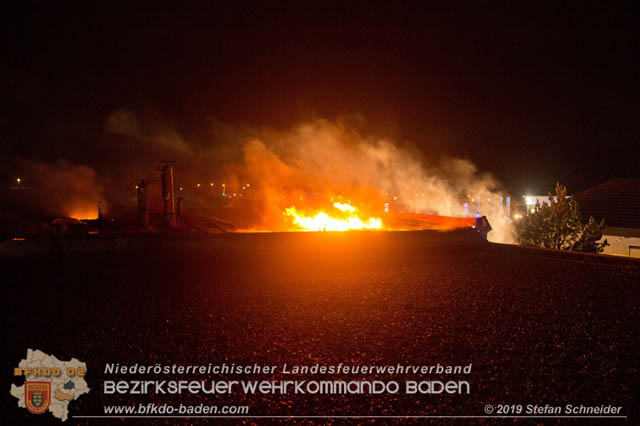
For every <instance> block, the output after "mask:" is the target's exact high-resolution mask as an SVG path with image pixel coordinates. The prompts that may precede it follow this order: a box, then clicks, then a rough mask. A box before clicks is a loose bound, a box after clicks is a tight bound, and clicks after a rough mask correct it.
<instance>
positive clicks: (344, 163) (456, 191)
mask: <svg viewBox="0 0 640 426" xmlns="http://www.w3.org/2000/svg"><path fill="white" fill-rule="evenodd" d="M227 173H228V174H227V180H229V181H230V182H233V183H234V187H235V186H237V185H238V184H239V183H240V184H241V183H242V182H251V183H252V185H253V187H252V194H251V197H252V200H254V202H255V205H254V206H253V207H252V208H253V210H254V216H255V218H256V220H257V221H258V223H257V224H256V226H257V227H259V228H266V229H274V228H275V229H278V227H279V223H280V222H281V221H282V212H283V210H284V209H285V208H287V207H290V206H292V205H295V206H296V207H300V206H301V207H302V208H303V209H304V207H305V206H307V207H309V206H312V207H315V205H316V204H317V202H316V201H317V200H318V199H324V200H327V199H333V200H337V199H338V198H339V197H340V200H343V201H348V202H352V203H354V204H356V205H357V206H358V208H359V209H361V210H362V211H364V212H367V213H369V214H370V215H377V216H379V215H380V214H381V213H382V212H383V208H384V203H385V202H389V203H390V204H391V206H392V208H394V209H396V210H401V211H406V212H412V213H425V214H435V215H445V216H461V215H463V203H465V202H466V203H467V213H468V214H470V215H473V214H475V212H476V211H479V212H480V213H481V214H483V215H487V216H488V217H489V220H490V222H491V223H492V226H493V228H494V231H493V233H492V234H493V235H492V237H493V239H494V240H495V241H504V242H511V240H510V239H509V234H510V230H509V229H508V227H506V226H505V224H504V222H503V220H502V217H501V216H502V213H501V209H500V205H499V199H500V197H501V196H502V194H501V193H500V192H499V184H498V183H497V182H496V181H495V179H494V178H492V177H491V176H490V175H488V174H482V173H479V172H478V171H477V170H476V168H475V166H474V165H473V164H472V163H471V162H469V161H467V160H463V159H456V158H445V159H441V160H438V161H429V159H425V158H421V155H420V154H419V153H418V152H416V151H413V150H412V149H411V148H400V147H398V145H396V144H394V143H393V142H391V141H389V140H385V139H379V138H376V137H374V136H367V135H363V134H362V133H361V132H358V131H356V130H353V129H350V128H348V127H347V126H345V125H341V124H335V123H330V122H327V121H324V120H316V121H313V122H310V123H307V124H303V125H301V126H299V127H297V128H295V129H293V130H291V131H289V132H281V133H273V132H272V133H268V134H265V135H264V136H263V137H261V138H260V139H252V140H249V141H247V142H246V143H245V144H244V147H243V162H242V163H241V164H238V165H235V166H230V167H229V168H228V170H227Z"/></svg>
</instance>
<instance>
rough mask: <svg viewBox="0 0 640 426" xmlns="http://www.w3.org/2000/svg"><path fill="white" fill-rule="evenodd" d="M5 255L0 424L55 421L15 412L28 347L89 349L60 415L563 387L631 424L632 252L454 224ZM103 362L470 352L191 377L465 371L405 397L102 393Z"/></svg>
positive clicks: (472, 411)
mask: <svg viewBox="0 0 640 426" xmlns="http://www.w3.org/2000/svg"><path fill="white" fill-rule="evenodd" d="M0 265H1V268H2V269H1V270H2V275H3V280H2V281H3V286H2V288H3V300H4V304H5V308H4V309H3V312H4V315H3V324H4V334H5V338H4V339H3V341H4V342H5V343H4V351H3V352H4V353H3V358H2V361H3V365H4V366H5V379H6V381H5V392H4V393H2V397H3V406H4V407H5V408H4V409H3V416H8V422H2V424H22V423H25V422H33V424H43V423H46V422H47V421H49V422H50V423H56V424H57V423H58V420H57V419H54V418H53V417H52V416H51V415H50V414H45V415H41V416H35V415H31V414H28V413H26V411H25V410H24V409H20V408H18V407H17V405H16V400H15V398H13V397H12V396H11V395H9V387H10V383H16V384H19V383H20V382H21V381H22V380H21V379H18V378H13V377H12V373H13V367H15V366H16V365H17V363H18V362H19V361H20V360H21V359H22V358H24V356H25V355H26V349H27V348H38V349H41V350H43V351H44V352H46V353H49V354H53V355H55V356H57V357H58V358H59V359H63V360H66V359H69V358H72V357H75V358H78V359H80V360H82V361H85V362H86V363H87V367H88V375H87V377H86V380H87V382H88V383H89V386H90V387H91V388H92V390H91V392H90V393H89V394H87V395H84V396H82V397H81V398H80V399H79V400H78V401H73V402H72V403H71V405H70V415H71V416H73V415H81V414H85V415H87V414H102V407H103V405H115V404H131V405H133V404H141V403H147V402H156V403H159V404H162V403H165V402H166V403H169V404H175V405H177V404H179V403H181V402H182V403H185V404H200V403H205V404H206V405H216V404H217V405H220V406H222V405H231V404H241V405H248V406H249V407H250V413H249V414H250V415H354V414H357V415H482V414H483V410H484V406H485V405H486V404H493V405H498V404H524V405H526V404H538V405H544V404H551V405H560V406H563V405H564V404H568V403H570V404H577V405H579V404H584V405H600V404H605V405H606V404H613V405H616V406H622V407H624V414H628V415H629V416H630V417H631V418H630V420H628V421H627V423H630V424H637V419H638V410H637V407H638V404H637V395H638V384H639V380H638V358H639V357H638V355H640V350H639V349H640V343H639V340H638V334H639V333H638V331H639V330H638V329H639V324H640V314H639V307H638V306H639V302H640V297H639V295H640V287H639V285H640V262H638V261H635V260H633V259H632V260H628V259H618V258H610V257H606V256H591V255H577V254H565V253H557V252H553V251H546V250H536V249H525V248H521V247H514V246H502V245H496V244H489V243H482V242H480V241H476V239H475V238H474V236H470V235H468V234H467V233H448V234H438V233H433V232H405V233H391V232H389V233H387V232H383V233H346V234H333V233H313V234H253V235H249V234H245V235H238V234H236V235H220V236H216V237H212V238H207V239H195V238H194V239H192V240H185V239H181V240H175V239H173V238H172V239H163V238H160V237H157V238H155V239H153V240H148V239H147V240H144V241H137V240H134V241H131V242H130V244H129V248H128V249H122V250H119V251H116V253H111V252H100V253H82V254H81V253H67V254H62V255H58V256H30V257H25V256H22V257H3V258H0ZM107 362H110V363H121V364H134V363H139V364H144V365H155V364H156V363H161V364H168V365H171V364H174V363H177V364H185V365H189V364H193V365H208V364H210V363H211V364H214V365H215V364H221V363H227V364H231V363H235V364H237V365H253V364H254V363H257V364H262V365H277V366H281V365H282V364H284V363H287V364H288V365H314V364H316V363H319V364H321V365H337V364H340V363H342V364H347V365H354V366H359V365H395V364H398V363H399V364H402V365H428V366H429V365H436V364H438V363H440V364H443V365H467V364H473V367H472V373H471V374H468V375H464V374H461V375H450V376H447V375H438V374H431V375H414V374H409V375H402V376H398V375H388V374H387V375H377V374H371V375H366V376H363V375H355V376H348V375H344V374H342V375H339V376H331V375H317V376H312V375H308V374H307V375H283V374H282V373H281V372H279V371H276V373H274V374H258V375H193V376H189V377H188V378H190V379H197V380H203V379H204V380H223V379H227V380H262V379H264V380H321V379H322V380H328V379H331V380H333V379H345V380H352V379H355V380H360V379H367V380H383V381H389V380H396V381H398V382H399V383H400V384H401V385H402V386H404V381H405V380H443V381H446V380H466V381H468V382H469V383H470V386H471V392H470V394H464V395H407V394H405V393H404V388H403V387H402V388H401V391H400V392H399V393H397V394H395V395H389V394H383V395H375V396H371V395H334V396H331V395H292V394H287V395H265V396H257V395H244V394H243V393H242V392H236V393H234V394H232V395H213V396H212V395H206V396H202V395H196V396H191V395H183V396H175V395H166V396H154V395H133V396H131V395H129V396H114V395H103V392H102V386H103V381H104V380H116V379H118V380H120V379H125V380H126V379H128V380H132V379H139V378H141V377H140V376H123V375H105V373H104V367H105V364H106V363H107ZM143 378H144V379H155V378H156V376H153V375H151V376H145V377H143ZM157 378H159V379H165V380H172V379H178V378H182V377H176V376H171V375H169V376H158V377H157ZM634 419H635V420H634ZM309 421H312V420H309V419H306V420H305V419H295V420H287V421H286V422H288V423H291V422H300V423H307V422H309ZM313 421H316V422H318V423H323V424H326V423H331V422H335V421H338V420H331V419H316V420H313ZM414 421H416V422H418V420H414ZM474 421H477V422H481V421H482V420H474ZM148 422H149V421H148V420H145V421H144V423H145V424H146V423H148ZM156 422H157V423H160V424H163V423H171V424H176V423H198V422H201V420H194V419H189V420H185V419H179V420H156ZM244 422H245V423H253V422H258V420H256V419H245V420H244ZM352 422H353V423H363V422H365V420H364V419H359V420H354V421H352ZM491 422H492V423H493V422H495V420H492V421H491ZM68 423H71V424H76V423H90V424H113V423H118V424H122V423H123V421H119V420H114V419H102V420H93V421H87V420H79V419H73V418H71V419H70V420H69V421H68ZM127 423H137V424H139V423H142V421H140V420H127ZM580 423H584V421H581V422H580ZM597 423H598V422H597V421H594V424H597ZM614 423H615V421H613V420H609V421H607V424H614Z"/></svg>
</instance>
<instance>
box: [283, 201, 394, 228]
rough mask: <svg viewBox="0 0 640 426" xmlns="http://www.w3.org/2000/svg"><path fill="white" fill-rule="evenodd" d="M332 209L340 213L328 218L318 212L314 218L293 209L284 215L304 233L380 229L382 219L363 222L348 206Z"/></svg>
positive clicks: (350, 206) (337, 204) (335, 205)
mask: <svg viewBox="0 0 640 426" xmlns="http://www.w3.org/2000/svg"><path fill="white" fill-rule="evenodd" d="M333 207H334V208H335V209H337V210H339V211H340V212H342V213H337V216H335V215H334V216H330V215H329V214H328V213H325V212H322V211H321V212H318V213H316V215H315V216H313V217H310V216H304V215H303V214H300V213H299V212H298V211H297V210H296V208H295V207H289V208H288V209H286V210H285V213H284V214H285V215H286V216H289V217H291V218H293V223H294V224H296V225H297V226H299V227H300V228H301V229H302V230H305V231H349V230H352V229H382V219H380V218H377V217H370V218H369V219H368V220H366V221H363V220H362V219H360V218H359V217H358V214H357V212H358V209H357V208H355V207H354V206H352V205H350V204H343V203H334V204H333Z"/></svg>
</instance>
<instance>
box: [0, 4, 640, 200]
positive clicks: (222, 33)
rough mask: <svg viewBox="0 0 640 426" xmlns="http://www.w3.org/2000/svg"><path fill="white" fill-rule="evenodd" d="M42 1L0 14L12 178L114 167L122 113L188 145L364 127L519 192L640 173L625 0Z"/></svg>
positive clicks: (5, 142) (5, 133) (4, 138)
mask: <svg viewBox="0 0 640 426" xmlns="http://www.w3.org/2000/svg"><path fill="white" fill-rule="evenodd" d="M48 3H49V4H48V5H46V6H43V5H37V4H32V5H24V4H23V6H21V9H19V10H18V9H11V10H9V9H6V7H7V6H3V7H4V8H5V9H4V11H3V13H2V21H3V22H2V26H3V32H4V36H3V41H4V43H5V49H6V50H5V54H3V57H4V60H3V65H2V73H1V77H2V87H3V96H2V97H3V104H4V105H3V113H2V118H1V121H0V126H1V132H2V133H1V135H0V138H1V143H2V154H3V156H4V161H7V162H8V163H11V161H14V160H13V159H14V158H16V157H18V156H19V157H21V158H28V159H36V160H39V161H53V160H55V159H58V158H65V159H68V160H70V161H72V162H79V163H86V164H89V165H92V166H96V167H100V166H101V167H108V164H103V162H104V161H107V160H105V159H110V158H113V154H112V153H111V154H110V153H109V150H110V140H109V138H110V137H115V136H114V135H110V134H109V133H108V132H107V131H106V130H105V121H106V118H107V117H108V116H109V114H110V113H112V112H113V111H115V110H118V109H121V108H126V109H129V110H133V111H136V112H137V113H140V114H143V115H152V116H154V117H157V118H158V119H159V120H164V121H166V122H168V123H171V125H172V126H174V127H175V128H176V129H177V130H178V131H179V132H180V133H181V134H183V135H185V137H187V138H191V139H206V137H207V128H208V123H209V122H210V121H211V120H212V119H214V118H215V119H216V120H220V121H222V122H224V123H228V124H231V125H251V126H266V127H272V128H276V129H284V128H287V126H292V125H295V124H296V123H299V122H300V121H302V120H304V119H306V118H309V117H312V116H320V117H325V118H328V119H336V118H338V117H341V116H345V115H347V116H349V115H353V114H360V115H361V116H362V117H364V118H365V119H366V120H367V123H369V126H370V129H371V131H374V132H380V133H382V134H389V135H392V136H393V137H394V138H398V139H400V140H410V141H412V142H413V143H415V144H417V145H418V146H419V147H420V149H421V150H422V151H423V152H424V153H425V156H427V157H433V158H436V157H439V156H442V155H453V156H462V157H465V158H469V159H471V160H472V161H473V162H474V163H475V164H476V165H477V166H478V167H479V168H480V169H481V170H485V171H489V172H492V173H494V174H495V175H496V176H498V178H499V179H501V180H502V181H503V182H504V183H505V184H506V186H507V187H508V188H509V189H511V190H512V191H514V192H520V193H522V192H525V191H527V192H528V191H535V192H546V190H547V189H551V188H552V186H553V185H554V183H555V181H556V180H560V181H561V182H563V183H566V184H567V185H568V186H569V190H570V192H574V191H579V190H582V189H584V188H586V187H588V186H591V185H594V184H597V183H599V182H601V181H603V180H605V179H608V178H610V177H617V176H638V175H640V166H639V160H638V155H637V154H634V153H633V150H634V149H635V147H636V146H637V145H638V141H639V140H640V139H639V136H640V120H639V119H638V113H637V111H638V108H637V102H638V99H639V95H640V93H639V92H640V91H639V90H638V89H639V81H638V76H639V73H638V66H637V64H636V61H637V57H638V42H637V38H636V36H635V34H634V32H632V30H633V26H634V24H635V19H634V14H633V13H632V11H631V10H625V8H624V7H623V6H622V2H621V3H618V2H602V3H599V4H598V3H590V4H588V5H586V4H584V3H576V5H574V6H567V5H563V6H559V5H556V3H560V2H549V3H545V4H543V2H531V3H529V5H528V6H525V5H524V4H525V2H511V3H513V4H511V5H509V4H501V5H498V3H497V2H488V3H487V4H484V5H482V6H478V5H477V4H476V5H475V6H473V7H469V6H468V5H464V4H458V5H456V6H443V5H444V4H446V3H443V4H441V5H438V6H426V5H424V4H421V3H415V4H412V5H404V6H398V5H396V4H395V3H397V2H392V1H387V2H369V1H367V2H342V3H341V4H333V5H331V4H329V3H327V2H319V3H315V4H314V3H309V2H292V3H291V4H286V2H269V3H272V5H270V6H268V7H265V6H253V5H250V4H249V3H242V2H233V3H232V4H233V6H224V5H222V4H221V3H220V2H203V4H202V5H197V4H195V5H193V4H192V5H190V6H184V5H181V6H180V7H176V6H167V7H163V8H161V7H159V6H158V3H153V4H154V10H150V9H148V8H146V7H139V6H135V4H137V3H136V2H126V3H125V4H124V5H123V6H121V7H117V6H113V5H105V6H101V7H97V6H94V5H81V6H78V5H76V6H73V7H72V6H60V5H59V3H60V2H48ZM300 3H304V5H301V4H300ZM447 3H448V2H447ZM474 3H475V2H474ZM585 3H586V2H585ZM608 3H615V4H613V5H611V4H608ZM211 143H216V142H215V141H212V142H211ZM6 178H8V177H6Z"/></svg>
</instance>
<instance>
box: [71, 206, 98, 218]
mask: <svg viewBox="0 0 640 426" xmlns="http://www.w3.org/2000/svg"><path fill="white" fill-rule="evenodd" d="M69 217H70V218H73V219H78V220H87V219H97V218H98V208H97V206H96V207H94V206H86V207H83V208H75V209H73V210H71V211H70V213H69Z"/></svg>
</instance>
